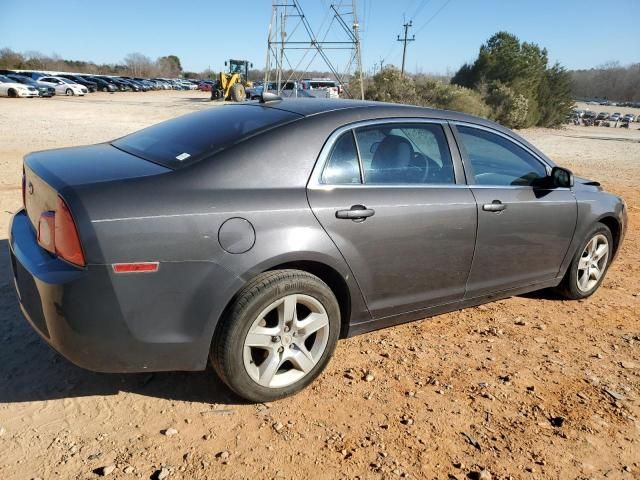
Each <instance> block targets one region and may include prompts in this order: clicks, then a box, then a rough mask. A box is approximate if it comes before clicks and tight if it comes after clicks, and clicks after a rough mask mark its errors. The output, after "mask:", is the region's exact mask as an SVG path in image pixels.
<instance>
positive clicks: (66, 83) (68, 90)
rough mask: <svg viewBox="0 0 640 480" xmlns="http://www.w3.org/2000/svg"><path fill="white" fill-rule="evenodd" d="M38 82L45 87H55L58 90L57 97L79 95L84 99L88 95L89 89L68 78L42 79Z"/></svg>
mask: <svg viewBox="0 0 640 480" xmlns="http://www.w3.org/2000/svg"><path fill="white" fill-rule="evenodd" d="M37 82H38V84H39V85H44V86H45V87H53V88H54V89H55V90H56V95H79V96H81V97H82V96H84V95H85V94H86V93H88V90H87V87H83V86H82V85H79V84H77V83H75V82H72V81H71V80H69V79H68V78H62V77H40V78H39V79H38V80H37Z"/></svg>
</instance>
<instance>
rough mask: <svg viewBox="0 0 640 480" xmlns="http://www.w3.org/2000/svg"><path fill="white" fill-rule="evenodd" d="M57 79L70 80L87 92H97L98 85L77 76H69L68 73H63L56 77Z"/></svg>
mask: <svg viewBox="0 0 640 480" xmlns="http://www.w3.org/2000/svg"><path fill="white" fill-rule="evenodd" d="M58 77H61V78H66V79H67V80H71V81H72V82H75V83H77V84H78V85H82V86H84V87H86V89H87V91H88V92H91V93H93V92H97V91H98V84H97V83H96V82H93V81H91V80H87V79H86V78H82V77H80V76H79V75H71V74H68V73H63V74H60V75H58Z"/></svg>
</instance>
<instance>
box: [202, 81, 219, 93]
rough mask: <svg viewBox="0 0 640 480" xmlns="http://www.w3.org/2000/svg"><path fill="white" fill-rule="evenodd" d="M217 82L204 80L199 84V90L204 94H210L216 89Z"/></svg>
mask: <svg viewBox="0 0 640 480" xmlns="http://www.w3.org/2000/svg"><path fill="white" fill-rule="evenodd" d="M215 85H216V82H214V81H213V80H203V81H201V82H200V83H199V84H198V90H200V91H202V92H210V91H211V89H212V88H215Z"/></svg>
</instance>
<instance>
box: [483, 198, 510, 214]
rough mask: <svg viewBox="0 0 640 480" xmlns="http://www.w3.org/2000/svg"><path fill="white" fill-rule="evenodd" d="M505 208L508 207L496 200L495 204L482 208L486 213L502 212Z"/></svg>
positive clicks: (486, 204) (487, 204) (488, 204)
mask: <svg viewBox="0 0 640 480" xmlns="http://www.w3.org/2000/svg"><path fill="white" fill-rule="evenodd" d="M505 208H507V206H506V205H505V204H504V203H502V202H501V201H500V200H494V201H493V202H491V203H485V204H484V205H483V206H482V210H484V211H485V212H501V211H503V210H504V209H505Z"/></svg>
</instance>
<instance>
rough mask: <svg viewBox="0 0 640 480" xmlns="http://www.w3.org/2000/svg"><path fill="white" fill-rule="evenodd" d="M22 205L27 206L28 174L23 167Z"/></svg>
mask: <svg viewBox="0 0 640 480" xmlns="http://www.w3.org/2000/svg"><path fill="white" fill-rule="evenodd" d="M22 206H23V207H24V208H27V176H26V174H25V172H24V167H22Z"/></svg>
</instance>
